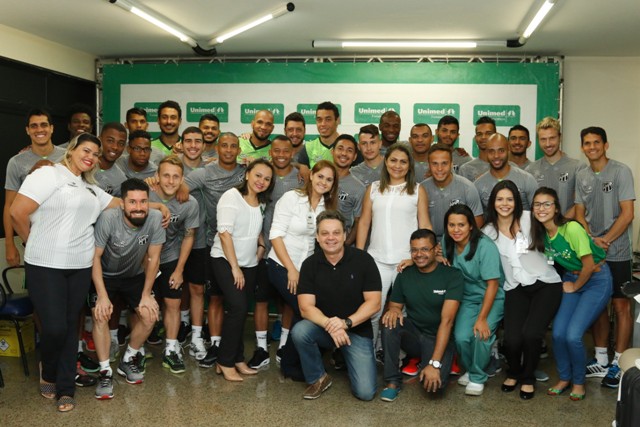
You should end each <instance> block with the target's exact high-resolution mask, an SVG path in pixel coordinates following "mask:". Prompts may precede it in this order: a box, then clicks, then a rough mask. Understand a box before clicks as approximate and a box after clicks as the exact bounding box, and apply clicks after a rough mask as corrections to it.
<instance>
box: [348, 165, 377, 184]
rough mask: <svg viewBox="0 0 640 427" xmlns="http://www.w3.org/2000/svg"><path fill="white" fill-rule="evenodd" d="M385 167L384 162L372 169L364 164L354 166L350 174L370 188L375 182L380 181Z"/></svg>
mask: <svg viewBox="0 0 640 427" xmlns="http://www.w3.org/2000/svg"><path fill="white" fill-rule="evenodd" d="M383 167H384V161H383V162H381V163H380V164H379V165H378V166H376V167H375V168H371V167H369V166H368V165H367V164H366V163H365V162H362V163H360V164H359V165H357V166H353V167H352V168H351V169H350V172H351V175H353V176H355V177H356V178H358V179H359V180H360V182H362V183H363V184H364V186H365V187H368V186H369V185H370V184H371V183H372V182H373V181H380V171H381V170H382V168H383Z"/></svg>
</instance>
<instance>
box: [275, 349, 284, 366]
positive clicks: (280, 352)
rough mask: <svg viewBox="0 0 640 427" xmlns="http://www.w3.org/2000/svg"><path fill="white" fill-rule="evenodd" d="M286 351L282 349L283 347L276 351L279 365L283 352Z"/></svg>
mask: <svg viewBox="0 0 640 427" xmlns="http://www.w3.org/2000/svg"><path fill="white" fill-rule="evenodd" d="M283 353H284V351H283V350H282V347H280V348H279V349H278V351H276V363H277V364H278V366H280V362H281V361H282V354H283Z"/></svg>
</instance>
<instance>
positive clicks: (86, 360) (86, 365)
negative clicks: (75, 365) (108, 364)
mask: <svg viewBox="0 0 640 427" xmlns="http://www.w3.org/2000/svg"><path fill="white" fill-rule="evenodd" d="M78 362H80V366H82V369H84V370H85V371H87V372H98V371H99V370H100V364H99V363H98V362H96V361H95V360H93V359H92V358H91V357H89V356H87V355H86V354H84V353H83V352H79V353H78Z"/></svg>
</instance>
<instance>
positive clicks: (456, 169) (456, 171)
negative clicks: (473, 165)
mask: <svg viewBox="0 0 640 427" xmlns="http://www.w3.org/2000/svg"><path fill="white" fill-rule="evenodd" d="M459 169H460V165H453V173H458V170H459Z"/></svg>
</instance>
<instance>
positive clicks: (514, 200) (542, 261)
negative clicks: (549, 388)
mask: <svg viewBox="0 0 640 427" xmlns="http://www.w3.org/2000/svg"><path fill="white" fill-rule="evenodd" d="M483 231H484V232H485V234H486V235H487V236H489V237H490V238H492V239H493V240H494V241H495V242H496V245H497V246H498V250H499V251H500V260H501V261H502V268H503V270H504V274H505V279H506V280H505V283H504V290H505V301H504V349H505V350H504V352H505V356H506V358H507V364H508V366H509V368H508V369H507V379H506V380H505V381H504V383H503V384H502V391H504V392H511V391H513V390H515V388H516V385H517V384H518V383H520V398H522V399H524V400H527V399H531V398H533V396H534V393H535V389H534V384H535V381H536V379H535V375H534V370H535V369H536V367H537V366H538V361H539V360H540V349H541V344H542V340H543V338H544V334H545V331H546V330H547V326H549V323H550V322H551V320H552V319H553V317H554V316H555V314H556V312H557V311H558V307H559V306H560V301H561V299H562V280H561V279H560V276H559V275H558V273H557V272H556V270H555V269H554V268H553V267H552V266H551V265H550V264H548V263H547V260H546V258H545V256H544V254H542V253H540V252H538V251H535V250H531V249H529V247H530V246H531V238H530V231H531V214H530V212H527V211H523V210H522V200H521V198H520V192H519V191H518V187H516V185H515V184H514V183H513V182H512V181H509V180H506V181H501V182H499V183H497V184H496V185H495V187H493V191H491V196H490V197H489V203H488V207H487V223H486V225H485V226H484V228H483Z"/></svg>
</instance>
